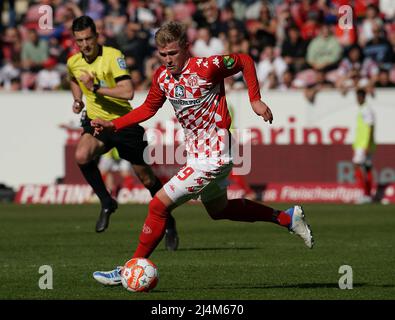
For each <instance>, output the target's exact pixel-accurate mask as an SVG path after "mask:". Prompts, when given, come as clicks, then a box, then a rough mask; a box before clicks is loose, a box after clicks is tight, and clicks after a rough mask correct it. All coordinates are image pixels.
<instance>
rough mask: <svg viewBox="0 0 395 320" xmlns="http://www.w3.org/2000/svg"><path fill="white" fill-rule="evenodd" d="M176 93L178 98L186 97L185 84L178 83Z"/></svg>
mask: <svg viewBox="0 0 395 320" xmlns="http://www.w3.org/2000/svg"><path fill="white" fill-rule="evenodd" d="M174 95H175V96H176V98H181V97H184V96H185V88H184V86H182V85H180V84H178V85H176V87H175V88H174Z"/></svg>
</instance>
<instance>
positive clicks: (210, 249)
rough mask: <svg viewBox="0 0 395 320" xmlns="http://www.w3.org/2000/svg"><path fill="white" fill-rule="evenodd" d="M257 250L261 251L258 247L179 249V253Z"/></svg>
mask: <svg viewBox="0 0 395 320" xmlns="http://www.w3.org/2000/svg"><path fill="white" fill-rule="evenodd" d="M256 249H259V248H258V247H244V248H238V247H222V248H221V247H216V248H181V249H177V251H223V250H256ZM165 250H166V249H165ZM166 251H167V250H166Z"/></svg>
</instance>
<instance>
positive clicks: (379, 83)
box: [374, 69, 395, 88]
mask: <svg viewBox="0 0 395 320" xmlns="http://www.w3.org/2000/svg"><path fill="white" fill-rule="evenodd" d="M374 86H375V87H376V88H394V87H395V83H394V82H392V81H391V80H390V74H389V72H388V70H386V69H380V72H379V75H378V77H377V80H376V82H375V84H374Z"/></svg>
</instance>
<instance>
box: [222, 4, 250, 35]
mask: <svg viewBox="0 0 395 320" xmlns="http://www.w3.org/2000/svg"><path fill="white" fill-rule="evenodd" d="M230 29H236V30H238V31H239V32H240V34H241V35H242V36H243V38H246V36H247V30H246V28H245V26H244V23H243V22H242V21H241V20H239V19H237V18H236V17H235V12H234V10H233V7H232V6H231V5H227V6H225V8H223V9H222V11H221V26H220V34H221V37H225V35H226V34H228V33H229V30H230Z"/></svg>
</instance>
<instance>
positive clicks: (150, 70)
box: [144, 55, 161, 88]
mask: <svg viewBox="0 0 395 320" xmlns="http://www.w3.org/2000/svg"><path fill="white" fill-rule="evenodd" d="M160 66H161V61H160V60H159V58H158V57H157V56H156V55H155V56H153V57H150V58H148V59H147V60H146V61H145V65H144V73H145V80H144V86H145V87H146V88H149V87H150V86H151V81H152V78H153V76H154V73H155V71H156V69H158V68H159V67H160Z"/></svg>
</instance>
